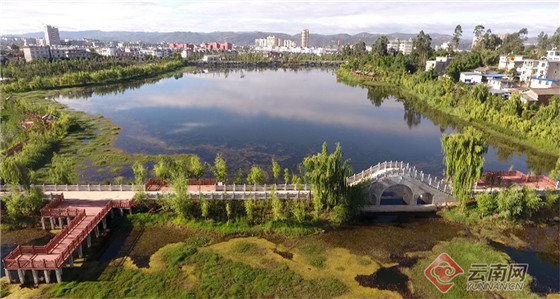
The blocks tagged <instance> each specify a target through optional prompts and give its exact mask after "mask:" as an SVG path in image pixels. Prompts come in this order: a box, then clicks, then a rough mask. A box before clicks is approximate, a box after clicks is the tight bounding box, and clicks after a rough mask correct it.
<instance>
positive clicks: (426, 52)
mask: <svg viewBox="0 0 560 299" xmlns="http://www.w3.org/2000/svg"><path fill="white" fill-rule="evenodd" d="M431 44H432V38H431V37H430V35H429V34H424V31H423V30H422V31H420V33H418V35H417V36H416V39H414V41H413V43H412V47H413V48H412V53H411V54H410V55H411V56H412V57H413V58H414V61H415V62H416V64H417V65H418V66H424V65H426V60H428V58H430V56H432V53H433V51H434V50H433V49H432V47H431Z"/></svg>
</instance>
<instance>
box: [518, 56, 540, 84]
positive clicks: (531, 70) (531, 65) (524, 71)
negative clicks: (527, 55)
mask: <svg viewBox="0 0 560 299" xmlns="http://www.w3.org/2000/svg"><path fill="white" fill-rule="evenodd" d="M538 66H539V60H538V59H527V60H524V61H523V66H522V67H521V76H520V77H519V78H520V80H521V81H524V82H528V81H530V80H531V78H532V77H535V75H536V74H537V70H538Z"/></svg>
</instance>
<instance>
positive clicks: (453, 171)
mask: <svg viewBox="0 0 560 299" xmlns="http://www.w3.org/2000/svg"><path fill="white" fill-rule="evenodd" d="M441 146H442V148H443V152H444V154H445V159H444V161H445V166H446V167H447V170H446V175H447V177H448V178H452V179H453V197H455V198H457V199H458V200H459V202H460V203H461V207H463V208H464V207H465V206H466V203H467V201H468V200H469V199H470V198H471V195H472V189H473V185H474V183H475V182H476V181H477V180H478V179H479V178H480V177H481V176H482V167H483V165H484V157H482V155H483V154H485V153H486V151H487V150H488V147H487V146H486V144H485V143H484V138H483V136H482V133H481V132H480V131H477V130H476V129H474V128H473V127H467V128H466V129H465V130H464V132H463V133H462V134H459V133H457V134H450V135H443V137H442V139H441Z"/></svg>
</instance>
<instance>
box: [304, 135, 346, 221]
mask: <svg viewBox="0 0 560 299" xmlns="http://www.w3.org/2000/svg"><path fill="white" fill-rule="evenodd" d="M303 165H304V166H305V167H306V168H307V169H308V171H307V172H306V174H305V175H306V179H307V180H306V181H308V182H310V183H311V184H312V185H313V188H312V192H313V198H314V204H315V217H316V218H317V217H319V214H320V212H321V210H322V209H323V207H326V208H327V209H331V208H333V207H334V206H336V205H338V204H341V203H344V200H345V197H344V196H345V194H346V189H347V186H346V177H348V176H349V175H350V174H351V173H352V168H351V167H350V161H349V160H344V155H343V153H342V149H341V147H340V143H337V144H336V150H335V151H334V152H333V153H332V154H331V153H329V151H328V149H327V143H326V142H325V143H323V149H322V151H321V153H318V154H316V155H314V156H311V157H306V158H305V159H304V160H303Z"/></svg>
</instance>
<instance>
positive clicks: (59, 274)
mask: <svg viewBox="0 0 560 299" xmlns="http://www.w3.org/2000/svg"><path fill="white" fill-rule="evenodd" d="M54 272H55V273H56V282H58V283H61V282H62V269H61V268H58V269H56V270H54Z"/></svg>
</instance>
